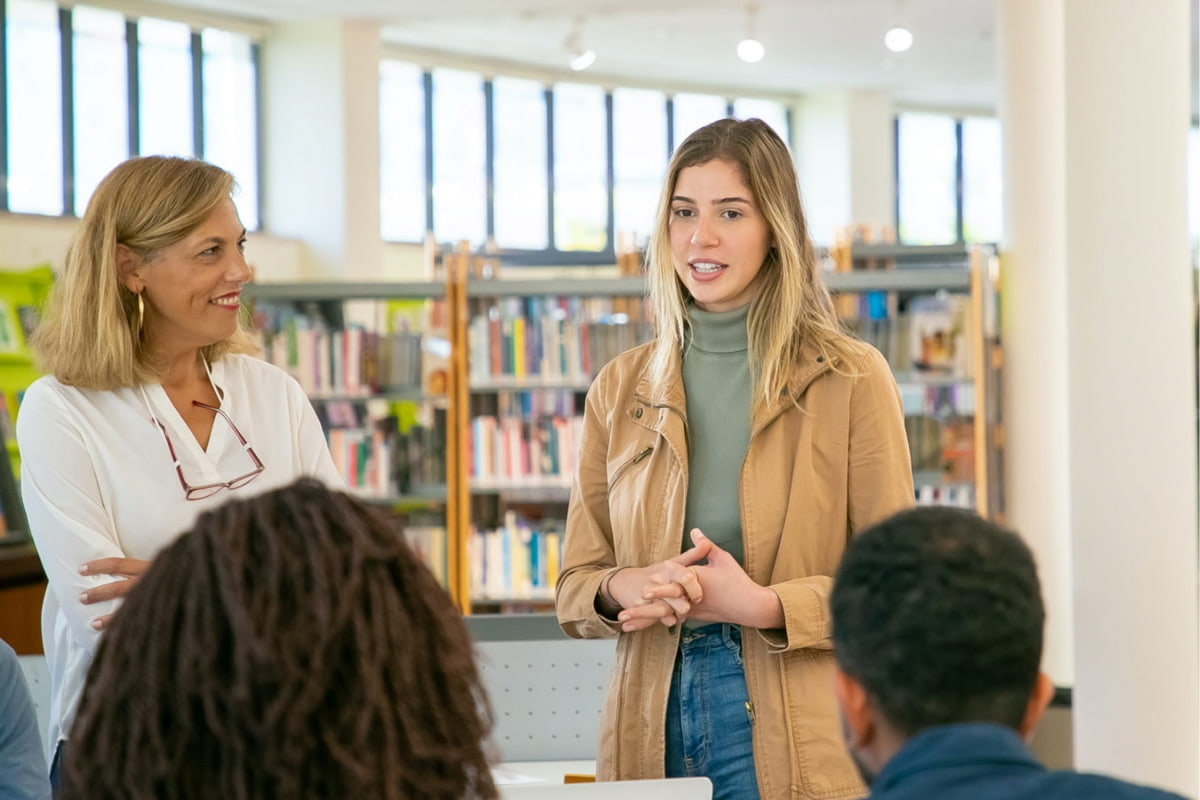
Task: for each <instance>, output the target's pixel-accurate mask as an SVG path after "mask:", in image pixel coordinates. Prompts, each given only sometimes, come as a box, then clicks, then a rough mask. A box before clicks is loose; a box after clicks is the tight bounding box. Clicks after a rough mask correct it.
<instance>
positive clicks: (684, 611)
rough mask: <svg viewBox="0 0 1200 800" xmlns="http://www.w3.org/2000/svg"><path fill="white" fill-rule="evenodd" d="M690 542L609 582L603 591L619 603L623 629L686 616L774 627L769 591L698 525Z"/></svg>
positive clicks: (778, 613) (774, 600)
mask: <svg viewBox="0 0 1200 800" xmlns="http://www.w3.org/2000/svg"><path fill="white" fill-rule="evenodd" d="M691 536H692V547H691V548H690V549H688V550H685V551H684V552H682V553H680V554H679V555H677V556H675V557H674V558H668V559H667V560H666V561H663V562H660V563H658V564H654V565H652V566H649V567H628V568H626V569H622V570H620V571H619V572H616V573H615V574H614V575H613V576H612V578H611V579H610V580H609V582H608V586H607V589H608V594H609V595H610V596H611V597H612V599H613V600H615V601H616V602H617V604H618V605H620V606H621V611H620V612H619V613H618V614H617V621H618V622H620V623H621V630H623V631H627V632H628V631H640V630H644V629H646V628H649V627H651V626H652V625H655V624H661V625H666V626H672V625H678V624H679V623H681V622H683V621H684V620H685V619H694V620H701V621H704V622H731V623H736V624H739V625H750V626H753V627H776V624H777V623H780V624H781V622H782V607H781V606H780V603H779V598H778V597H777V596H776V595H775V593H774V592H773V591H771V590H770V589H767V588H766V587H764V586H760V585H759V584H757V583H755V582H754V581H753V580H752V579H751V578H750V576H749V575H747V574H746V571H745V570H744V569H742V566H741V565H740V564H739V563H738V562H737V559H736V558H734V557H733V556H732V555H730V554H729V553H728V552H727V551H725V550H722V549H721V548H720V547H717V546H716V545H715V544H713V542H712V540H711V539H709V538H708V537H707V536H705V535H704V534H703V533H702V532H701V531H700V530H699V529H698V528H693V529H692V531H691Z"/></svg>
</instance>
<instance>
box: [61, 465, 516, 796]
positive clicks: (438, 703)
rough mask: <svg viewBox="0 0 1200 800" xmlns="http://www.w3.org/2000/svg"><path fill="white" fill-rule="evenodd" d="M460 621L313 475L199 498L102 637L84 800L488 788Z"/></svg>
mask: <svg viewBox="0 0 1200 800" xmlns="http://www.w3.org/2000/svg"><path fill="white" fill-rule="evenodd" d="M491 726H492V718H491V711H490V708H489V705H488V702H487V698H486V695H485V691H484V688H483V686H482V683H481V680H480V676H479V672H478V669H477V667H476V663H475V655H474V650H473V648H472V644H471V641H470V638H469V637H468V634H467V632H466V628H465V626H464V624H463V621H462V618H461V617H460V616H459V614H458V611H457V609H456V608H455V606H454V604H453V602H452V601H451V599H450V597H449V595H447V593H446V592H445V591H444V590H443V589H442V587H441V586H440V585H439V584H438V582H437V580H436V579H435V578H434V576H433V574H432V573H431V572H430V571H429V570H428V569H427V568H426V567H425V566H424V564H423V563H422V562H421V560H420V558H419V557H418V556H417V555H416V553H415V552H414V551H413V550H412V549H411V548H410V547H408V546H407V545H406V544H405V542H404V541H403V537H402V536H401V532H400V530H399V529H398V526H397V525H396V524H395V523H393V522H392V521H391V520H389V519H388V518H387V517H386V516H384V515H383V513H382V512H380V511H378V510H376V509H374V508H372V507H370V506H368V505H367V504H365V503H363V502H361V501H359V500H356V499H354V498H352V497H350V496H348V495H346V494H344V493H341V492H336V491H330V490H329V489H326V488H325V487H324V486H322V485H321V484H319V483H317V482H315V481H312V480H302V481H300V482H298V483H295V484H293V485H291V486H288V487H286V488H283V489H278V490H275V491H271V492H268V493H266V494H262V495H259V496H257V497H253V498H249V499H245V500H234V501H231V502H229V503H227V504H225V505H222V506H220V507H219V508H216V509H214V510H211V511H207V512H205V513H204V514H202V515H201V516H200V517H199V518H198V519H197V521H196V524H195V527H194V529H193V530H192V531H191V532H189V533H187V534H184V535H183V536H182V537H180V538H179V539H178V540H177V541H176V542H175V543H173V544H172V545H171V546H169V547H168V548H166V549H165V550H163V551H162V553H161V554H159V556H158V557H157V558H155V559H154V563H153V564H152V565H151V567H150V569H149V570H147V572H146V574H145V575H144V576H143V577H142V579H141V580H140V581H139V583H138V585H137V586H135V587H133V588H132V589H131V591H130V593H129V595H128V598H127V600H126V602H125V604H124V606H123V607H122V608H121V610H120V611H119V612H118V613H117V614H116V616H115V617H114V618H113V622H112V625H111V627H110V628H109V630H108V631H107V632H106V633H105V634H104V636H103V637H102V638H101V640H100V645H99V648H98V650H97V653H96V657H95V660H94V661H93V663H92V665H91V669H90V671H89V673H88V681H87V687H86V690H85V693H84V696H83V700H82V702H81V705H80V709H79V714H78V717H77V720H76V722H75V725H74V727H73V728H72V731H71V738H70V746H69V747H68V748H66V750H65V755H66V763H65V764H64V769H65V781H66V785H65V787H64V788H65V797H67V798H84V797H86V798H88V800H143V798H144V800H185V799H186V800H190V799H191V798H195V799H196V800H200V798H204V800H210V799H211V798H215V797H219V798H224V800H265V799H266V798H288V799H289V800H296V799H297V798H314V800H315V799H316V798H321V800H327V799H328V798H372V800H375V798H380V799H381V800H407V799H408V798H445V800H451V798H453V800H460V798H495V797H496V796H497V794H496V788H495V786H494V785H493V782H492V778H491V772H490V769H489V759H488V753H489V748H490V745H489V744H488V742H487V739H488V736H489V734H490V731H491Z"/></svg>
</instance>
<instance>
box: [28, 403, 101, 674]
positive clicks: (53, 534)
mask: <svg viewBox="0 0 1200 800" xmlns="http://www.w3.org/2000/svg"><path fill="white" fill-rule="evenodd" d="M17 442H18V445H19V447H20V452H21V500H22V503H23V505H24V506H25V514H26V516H27V517H28V519H29V532H30V534H31V535H32V536H33V541H34V545H35V546H36V547H37V553H38V557H39V558H40V559H41V562H42V568H43V569H44V570H45V572H46V578H47V580H48V582H49V585H50V591H52V592H53V593H54V596H55V597H56V598H57V599H58V604H59V607H60V608H61V609H62V613H63V615H64V616H65V617H66V619H67V623H68V624H69V626H70V629H71V634H72V636H74V638H75V640H76V641H78V642H79V643H80V644H81V645H83V647H84V648H85V649H86V650H87V652H88V653H89V654H90V653H93V652H94V651H95V647H96V643H97V640H98V639H99V636H100V634H99V632H97V631H96V630H94V629H93V628H92V621H93V620H94V619H96V618H97V617H100V616H103V615H105V614H111V613H113V612H114V611H115V610H116V609H117V608H118V607H119V606H120V602H121V601H120V600H119V599H117V600H109V601H107V602H103V603H94V604H92V605H88V606H85V605H84V604H83V603H81V602H80V601H79V595H80V593H82V592H83V591H85V590H87V589H92V588H95V587H97V586H101V585H103V584H105V583H108V582H110V581H111V580H112V578H111V576H108V575H89V576H85V575H80V574H79V568H80V567H81V566H82V565H83V564H84V563H85V562H87V561H93V560H95V559H98V558H124V557H125V552H124V550H123V549H122V547H121V545H120V539H119V536H118V534H117V530H116V527H115V525H114V523H113V520H112V517H111V515H110V514H109V511H108V509H107V508H106V507H105V505H104V501H103V499H102V498H101V496H100V485H99V482H98V481H97V479H96V468H95V466H94V463H93V461H92V456H91V454H90V453H89V452H88V448H87V444H86V443H85V439H84V433H83V431H82V430H81V429H80V428H79V426H78V422H77V418H76V416H75V415H74V414H73V413H72V412H71V410H70V409H69V408H68V407H67V406H66V405H65V404H64V403H63V402H62V401H61V400H60V398H59V397H58V395H56V394H55V393H54V392H53V391H51V390H48V389H46V388H45V387H44V386H41V385H39V384H36V383H35V384H34V385H33V386H31V387H30V388H29V391H28V392H26V394H25V398H24V400H23V401H22V403H21V411H20V413H19V414H17Z"/></svg>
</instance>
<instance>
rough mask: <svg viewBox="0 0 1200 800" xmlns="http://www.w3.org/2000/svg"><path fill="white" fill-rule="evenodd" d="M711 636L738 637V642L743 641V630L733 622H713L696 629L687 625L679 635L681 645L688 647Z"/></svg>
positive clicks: (698, 626)
mask: <svg viewBox="0 0 1200 800" xmlns="http://www.w3.org/2000/svg"><path fill="white" fill-rule="evenodd" d="M709 636H723V637H725V638H730V637H734V636H736V637H737V639H738V641H741V638H742V629H741V627H740V626H738V625H734V624H733V623H731V622H711V623H709V624H707V625H697V626H695V627H688V626H686V625H685V626H684V627H683V631H682V632H681V633H680V635H679V644H680V645H681V646H682V645H688V644H691V643H692V642H698V641H700V640H701V639H705V638H707V637H709Z"/></svg>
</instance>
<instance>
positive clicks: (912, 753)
mask: <svg viewBox="0 0 1200 800" xmlns="http://www.w3.org/2000/svg"><path fill="white" fill-rule="evenodd" d="M981 765H992V766H1003V767H1004V768H1005V769H1007V770H1022V769H1028V770H1032V771H1034V772H1045V771H1046V768H1045V767H1043V766H1042V765H1041V763H1039V762H1038V760H1037V759H1036V758H1034V757H1033V754H1032V753H1031V752H1030V751H1029V748H1028V747H1027V746H1026V745H1025V741H1024V740H1023V739H1022V738H1021V736H1020V734H1018V733H1017V732H1016V731H1015V730H1013V729H1012V728H1008V727H1005V726H1003V725H997V724H994V723H990V722H970V723H962V724H958V725H940V726H938V727H936V728H929V729H927V730H924V731H921V732H920V733H918V734H917V735H916V736H914V737H912V738H911V739H909V740H908V741H907V742H905V743H904V746H903V747H901V748H900V751H899V752H898V753H896V755H894V756H892V758H891V760H890V761H888V763H887V764H885V765H884V767H883V769H882V770H881V771H880V773H879V775H878V776H877V777H876V778H875V782H874V784H872V786H871V793H872V795H876V794H884V793H886V792H887V791H888V789H890V788H891V787H893V786H895V785H896V784H898V783H900V782H902V781H904V780H906V779H907V778H911V777H912V776H913V775H915V774H917V773H922V772H930V771H933V770H942V769H955V768H959V767H968V768H970V769H978V768H979V767H980V766H981Z"/></svg>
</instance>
